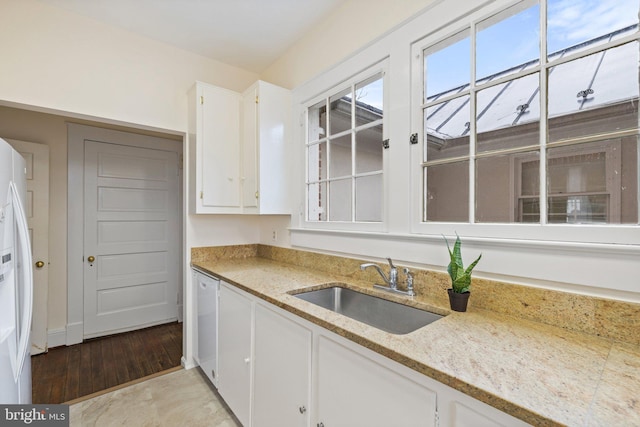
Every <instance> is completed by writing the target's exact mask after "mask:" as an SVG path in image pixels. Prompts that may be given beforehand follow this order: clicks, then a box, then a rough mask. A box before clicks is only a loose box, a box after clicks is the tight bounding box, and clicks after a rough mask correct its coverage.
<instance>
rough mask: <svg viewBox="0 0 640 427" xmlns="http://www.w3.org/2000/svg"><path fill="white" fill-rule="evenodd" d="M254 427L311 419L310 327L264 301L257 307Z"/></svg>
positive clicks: (297, 424) (298, 425)
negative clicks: (268, 305) (277, 311)
mask: <svg viewBox="0 0 640 427" xmlns="http://www.w3.org/2000/svg"><path fill="white" fill-rule="evenodd" d="M254 334H255V336H254V340H255V341H254V355H255V356H254V360H255V361H254V366H253V369H254V374H253V375H254V377H253V379H254V383H253V427H271V426H278V427H302V426H307V425H308V423H309V415H308V414H309V412H308V409H309V383H310V378H311V337H312V333H311V331H310V330H309V329H307V328H305V327H303V326H301V325H299V324H298V323H295V322H294V321H292V320H289V319H288V318H286V317H284V316H283V315H280V314H278V313H276V312H274V311H272V310H270V309H268V308H266V307H264V306H262V305H259V304H258V305H256V307H255V330H254Z"/></svg>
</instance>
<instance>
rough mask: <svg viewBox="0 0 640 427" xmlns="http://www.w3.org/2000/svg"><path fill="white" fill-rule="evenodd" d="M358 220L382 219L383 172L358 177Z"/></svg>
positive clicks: (378, 220) (372, 220)
mask: <svg viewBox="0 0 640 427" xmlns="http://www.w3.org/2000/svg"><path fill="white" fill-rule="evenodd" d="M356 221H367V222H380V221H382V174H377V175H368V176H362V177H359V178H356Z"/></svg>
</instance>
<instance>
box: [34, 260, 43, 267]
mask: <svg viewBox="0 0 640 427" xmlns="http://www.w3.org/2000/svg"><path fill="white" fill-rule="evenodd" d="M36 267H37V268H42V267H44V262H42V261H38V262H36Z"/></svg>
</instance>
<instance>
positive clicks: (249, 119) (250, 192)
mask: <svg viewBox="0 0 640 427" xmlns="http://www.w3.org/2000/svg"><path fill="white" fill-rule="evenodd" d="M242 105H243V111H242V113H243V116H242V206H243V207H244V208H245V210H247V209H248V212H251V213H257V210H258V197H259V193H258V168H259V166H258V144H259V140H258V84H257V83H256V84H254V85H252V86H251V87H250V88H249V89H247V90H246V91H245V92H244V93H243V95H242ZM252 208H253V209H252Z"/></svg>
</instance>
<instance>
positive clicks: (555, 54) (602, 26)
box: [547, 0, 638, 60]
mask: <svg viewBox="0 0 640 427" xmlns="http://www.w3.org/2000/svg"><path fill="white" fill-rule="evenodd" d="M635 24H638V0H572V1H567V0H549V1H548V6H547V52H548V54H549V59H551V60H553V59H555V58H559V57H561V56H562V54H563V53H564V54H566V53H567V52H562V51H563V50H564V49H568V48H571V47H572V46H574V48H573V49H571V51H577V50H578V49H585V48H586V47H589V45H595V44H601V43H604V42H606V41H608V39H609V37H607V35H609V34H612V33H615V32H616V31H618V30H622V29H624V28H627V27H629V26H631V25H635ZM632 31H637V28H634V29H632ZM603 36H604V37H603ZM598 38H600V39H598ZM584 42H589V43H586V44H584V45H583V44H582V43H584Z"/></svg>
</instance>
